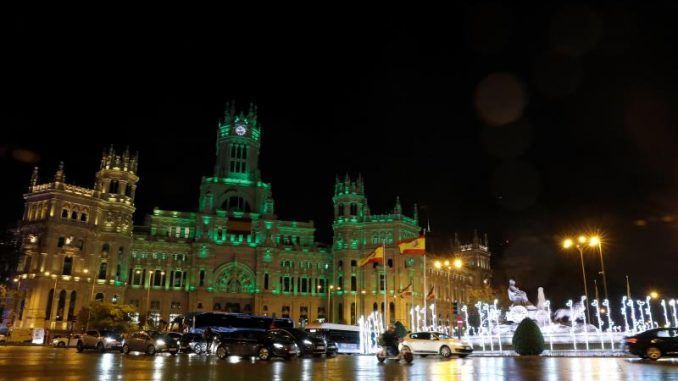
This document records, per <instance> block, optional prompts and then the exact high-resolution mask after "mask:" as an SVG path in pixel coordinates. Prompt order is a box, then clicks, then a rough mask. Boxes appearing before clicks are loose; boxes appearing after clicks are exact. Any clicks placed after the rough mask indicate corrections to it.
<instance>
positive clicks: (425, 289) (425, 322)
mask: <svg viewBox="0 0 678 381" xmlns="http://www.w3.org/2000/svg"><path fill="white" fill-rule="evenodd" d="M427 293H428V285H427V284H426V252H424V292H423V293H422V294H423V296H424V327H426V326H427V325H428V306H427V303H426V297H427V296H428V295H426V294H427ZM426 330H428V329H426Z"/></svg>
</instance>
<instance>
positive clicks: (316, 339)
mask: <svg viewBox="0 0 678 381" xmlns="http://www.w3.org/2000/svg"><path fill="white" fill-rule="evenodd" d="M281 331H285V332H287V333H289V334H290V335H291V336H292V337H293V338H294V342H295V343H296V344H297V347H299V356H304V355H314V356H322V355H324V354H326V353H328V352H327V349H328V346H327V342H326V341H325V339H324V338H322V337H320V336H317V335H313V334H310V333H308V332H306V331H304V330H301V329H297V328H289V329H285V330H281ZM332 354H333V353H331V352H330V354H329V355H332Z"/></svg>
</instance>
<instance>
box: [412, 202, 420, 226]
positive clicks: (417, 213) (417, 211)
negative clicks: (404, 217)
mask: <svg viewBox="0 0 678 381" xmlns="http://www.w3.org/2000/svg"><path fill="white" fill-rule="evenodd" d="M412 218H414V223H415V224H419V208H418V207H417V203H416V202H415V203H414V212H413V213H412Z"/></svg>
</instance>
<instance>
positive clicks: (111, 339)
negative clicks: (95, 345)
mask: <svg viewBox="0 0 678 381" xmlns="http://www.w3.org/2000/svg"><path fill="white" fill-rule="evenodd" d="M105 340H106V342H107V343H112V342H114V341H115V339H114V338H112V337H107V338H106V339H105Z"/></svg>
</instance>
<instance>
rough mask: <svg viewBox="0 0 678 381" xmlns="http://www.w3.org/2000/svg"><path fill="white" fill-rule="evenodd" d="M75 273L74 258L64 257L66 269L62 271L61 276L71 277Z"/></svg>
mask: <svg viewBox="0 0 678 381" xmlns="http://www.w3.org/2000/svg"><path fill="white" fill-rule="evenodd" d="M72 271H73V257H70V256H68V257H64V268H63V271H61V274H63V275H71V272H72Z"/></svg>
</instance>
